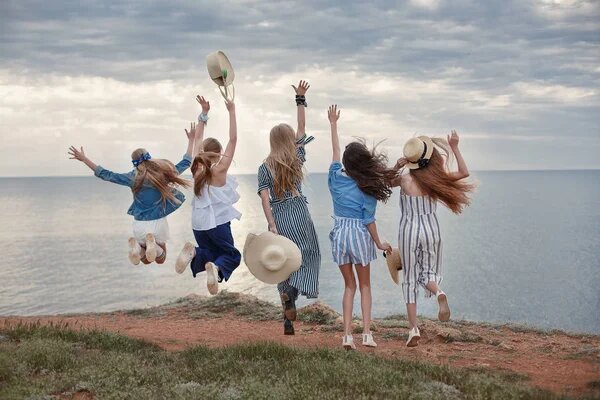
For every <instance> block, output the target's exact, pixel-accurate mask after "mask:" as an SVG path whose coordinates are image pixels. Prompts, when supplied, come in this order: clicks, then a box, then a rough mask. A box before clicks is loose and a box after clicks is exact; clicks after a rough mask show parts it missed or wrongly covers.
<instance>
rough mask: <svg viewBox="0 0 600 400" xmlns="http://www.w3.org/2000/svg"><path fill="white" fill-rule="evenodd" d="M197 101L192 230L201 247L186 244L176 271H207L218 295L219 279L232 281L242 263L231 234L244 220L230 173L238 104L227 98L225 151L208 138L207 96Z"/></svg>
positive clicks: (211, 290) (208, 283)
mask: <svg viewBox="0 0 600 400" xmlns="http://www.w3.org/2000/svg"><path fill="white" fill-rule="evenodd" d="M196 100H197V101H198V103H200V105H201V106H202V113H201V114H200V116H199V117H198V126H197V127H196V134H195V135H196V143H198V144H199V145H198V147H197V150H196V154H195V156H194V160H193V162H192V168H191V169H192V174H193V177H194V198H193V199H192V230H193V232H194V237H195V239H196V243H197V244H198V246H197V247H194V245H193V244H192V243H190V242H188V243H186V244H185V245H184V246H183V249H182V250H181V253H180V254H179V257H178V258H177V261H176V263H175V270H176V271H177V272H178V273H180V274H181V273H183V271H185V269H186V268H187V266H188V264H189V265H190V267H191V270H192V274H193V275H194V278H195V277H196V275H197V274H199V273H200V272H204V271H206V286H207V287H208V292H209V293H210V294H213V295H214V294H217V292H218V290H219V287H218V284H219V282H222V281H223V280H225V281H227V280H229V277H230V276H231V274H232V273H233V271H234V270H235V269H236V268H237V267H238V266H239V265H240V261H241V254H240V252H239V251H238V250H237V249H236V248H235V244H234V242H233V235H232V234H231V221H232V220H234V219H238V220H239V219H240V217H241V215H242V214H241V213H240V212H239V211H238V210H236V209H235V208H234V206H233V205H234V204H235V203H236V202H237V201H238V200H239V198H240V196H239V195H238V193H237V191H236V188H237V182H236V180H235V178H234V177H232V176H230V175H229V174H228V173H227V172H228V171H229V167H230V166H231V162H232V161H233V155H234V154H235V147H236V144H237V123H236V117H235V104H234V103H233V101H226V102H225V106H226V107H227V111H228V112H229V141H228V142H227V146H226V147H225V151H224V152H223V148H222V146H221V143H219V141H218V140H217V139H215V138H206V139H204V125H205V124H206V122H207V121H208V111H209V110H210V104H209V102H208V101H206V100H205V99H204V97H200V96H197V97H196Z"/></svg>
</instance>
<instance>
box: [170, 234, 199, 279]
mask: <svg viewBox="0 0 600 400" xmlns="http://www.w3.org/2000/svg"><path fill="white" fill-rule="evenodd" d="M195 256H196V248H195V247H194V245H193V244H191V243H190V242H187V243H186V244H184V245H183V249H181V252H180V253H179V256H177V261H175V271H176V272H177V273H178V274H183V271H185V269H186V268H187V266H188V265H189V264H190V263H191V262H192V260H193V259H194V257H195Z"/></svg>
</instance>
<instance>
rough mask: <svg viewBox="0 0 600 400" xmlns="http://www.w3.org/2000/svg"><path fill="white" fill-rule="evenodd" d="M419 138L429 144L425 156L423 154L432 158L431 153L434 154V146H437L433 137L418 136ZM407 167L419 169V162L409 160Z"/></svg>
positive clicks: (427, 157)
mask: <svg viewBox="0 0 600 400" xmlns="http://www.w3.org/2000/svg"><path fill="white" fill-rule="evenodd" d="M417 137H418V138H419V139H421V140H422V141H423V142H425V144H426V145H427V151H426V152H425V156H423V158H425V159H427V160H429V159H431V155H432V154H433V147H434V146H435V145H434V143H433V140H431V138H430V137H429V136H417ZM406 168H408V169H419V168H420V167H419V163H414V162H410V161H409V162H407V163H406Z"/></svg>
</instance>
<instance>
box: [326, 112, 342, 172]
mask: <svg viewBox="0 0 600 400" xmlns="http://www.w3.org/2000/svg"><path fill="white" fill-rule="evenodd" d="M327 118H329V124H330V125H331V150H332V157H331V158H332V161H338V162H339V161H340V159H341V156H340V154H341V152H340V138H339V136H338V133H337V121H338V119H340V111H339V110H338V108H337V104H334V105H332V106H329V109H328V110H327Z"/></svg>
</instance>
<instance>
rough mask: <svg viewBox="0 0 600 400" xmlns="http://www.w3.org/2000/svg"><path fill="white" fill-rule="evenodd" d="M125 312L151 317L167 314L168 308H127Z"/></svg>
mask: <svg viewBox="0 0 600 400" xmlns="http://www.w3.org/2000/svg"><path fill="white" fill-rule="evenodd" d="M123 314H125V315H130V316H132V317H140V318H149V317H162V316H165V315H167V312H166V310H164V309H163V308H161V307H151V308H137V309H133V310H125V311H123Z"/></svg>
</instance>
